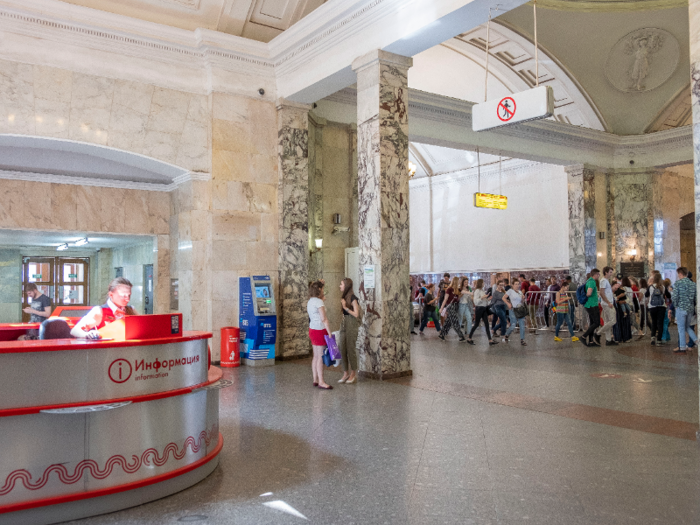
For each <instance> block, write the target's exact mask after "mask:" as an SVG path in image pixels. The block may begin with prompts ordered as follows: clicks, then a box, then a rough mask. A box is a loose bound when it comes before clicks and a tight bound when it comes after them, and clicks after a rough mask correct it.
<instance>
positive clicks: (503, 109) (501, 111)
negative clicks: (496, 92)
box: [496, 97, 515, 122]
mask: <svg viewBox="0 0 700 525" xmlns="http://www.w3.org/2000/svg"><path fill="white" fill-rule="evenodd" d="M496 115H498V118H499V119H500V120H501V121H503V122H508V121H509V120H510V119H512V118H513V117H514V116H515V100H513V98H512V97H505V98H504V99H502V100H501V101H500V102H499V103H498V107H497V108H496Z"/></svg>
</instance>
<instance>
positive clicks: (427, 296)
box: [307, 266, 697, 390]
mask: <svg viewBox="0 0 700 525" xmlns="http://www.w3.org/2000/svg"><path fill="white" fill-rule="evenodd" d="M613 273H614V270H613V269H612V268H610V267H609V266H606V267H605V268H603V271H602V274H601V272H600V270H598V269H597V268H594V269H593V270H591V272H590V273H589V274H588V275H587V276H586V281H585V283H582V284H580V285H577V283H575V282H574V281H573V279H572V278H571V277H570V276H567V277H565V278H564V279H562V280H561V281H560V280H559V279H558V278H557V277H556V276H552V277H550V278H548V279H546V280H545V282H544V283H542V284H541V287H540V283H539V282H538V281H537V280H535V279H534V278H530V279H527V278H526V277H525V275H524V274H520V276H519V277H518V278H516V279H513V282H512V283H510V281H509V279H501V280H499V281H497V282H496V283H495V284H494V285H492V286H489V287H488V288H486V287H485V284H484V280H483V279H478V280H476V281H474V282H470V281H469V279H468V278H466V277H462V278H459V277H451V276H450V274H448V273H446V274H445V275H444V276H443V279H442V280H441V281H440V282H439V283H438V285H437V286H436V285H435V284H433V283H430V284H426V282H425V281H423V280H422V281H421V282H420V286H419V288H418V290H417V292H416V296H415V299H416V300H417V301H418V303H419V304H420V308H421V312H420V324H419V329H418V333H419V334H420V335H424V331H425V329H426V327H428V325H429V324H430V323H431V322H432V324H433V325H434V327H435V330H436V331H437V332H438V338H439V339H441V340H443V341H444V340H445V339H446V337H447V336H448V335H449V333H450V331H451V330H454V332H455V333H456V334H457V336H458V338H459V341H460V342H464V343H467V344H471V345H473V344H475V342H474V339H473V336H474V333H475V332H476V331H477V330H478V329H479V326H482V325H483V330H484V332H485V333H486V338H487V340H488V344H489V345H496V344H498V343H499V342H503V343H508V342H509V341H510V338H511V336H512V334H513V332H515V331H516V330H518V334H519V336H520V344H521V345H522V346H527V342H526V341H525V335H526V333H528V329H529V332H530V333H540V332H538V324H537V319H543V321H544V324H545V326H544V328H545V329H546V328H549V327H550V322H554V341H555V342H557V343H559V342H562V341H563V339H562V338H561V337H559V336H560V333H561V330H562V328H563V327H564V325H566V328H567V330H568V332H569V337H570V339H571V341H572V342H577V341H580V342H581V343H582V344H583V345H584V346H587V347H589V346H591V347H595V346H601V345H602V341H603V339H605V344H606V345H608V346H615V345H618V344H620V343H626V342H629V341H631V340H633V339H634V338H636V339H637V340H640V339H642V338H644V337H649V339H650V343H651V345H654V346H655V345H664V344H667V343H668V342H669V341H670V340H671V335H670V332H669V328H670V326H671V324H672V323H673V321H674V320H675V323H676V325H677V329H678V346H677V347H676V348H675V349H674V350H673V352H675V353H685V352H687V351H688V348H692V347H694V346H695V345H696V344H697V336H696V334H695V324H696V296H697V288H696V285H695V282H694V281H693V280H692V274H690V272H689V271H688V269H687V268H684V267H681V268H678V270H677V277H678V279H677V280H676V282H675V283H673V284H672V283H671V281H670V280H669V279H663V278H662V275H661V273H660V272H658V271H656V270H654V271H652V272H651V275H649V276H648V278H644V279H636V278H634V277H628V276H623V275H619V274H618V275H617V276H613ZM324 287H325V282H324V281H323V280H320V281H314V282H312V283H310V284H309V301H308V303H307V313H308V316H309V338H310V339H311V344H312V347H313V359H312V364H311V368H312V375H313V385H314V386H315V387H318V388H321V389H324V390H331V389H332V388H333V387H332V386H331V385H329V384H328V383H326V382H325V381H324V379H323V370H324V367H325V366H328V363H329V362H328V342H327V340H326V336H331V334H333V332H332V331H331V327H330V323H329V321H328V317H327V315H326V304H325V302H324V300H325V294H324ZM340 294H341V299H340V303H339V304H338V305H336V306H337V307H338V308H340V309H341V311H342V314H343V315H342V322H341V327H340V330H339V331H338V332H335V334H336V343H337V345H338V348H339V351H340V354H341V359H340V360H339V364H342V369H343V376H342V377H341V378H340V380H339V381H338V382H339V383H347V384H352V383H354V382H355V381H356V380H357V369H358V363H357V348H356V346H357V334H358V330H359V326H360V322H361V320H362V310H361V307H360V304H359V300H358V298H357V296H356V295H355V294H354V293H353V282H352V280H351V279H348V278H346V279H343V280H342V281H341V282H340ZM579 306H582V307H583V309H584V310H585V312H586V316H587V318H588V327H587V328H586V330H585V332H584V333H583V335H582V336H581V337H580V338H579V337H577V336H576V335H575V331H576V330H577V329H578V330H580V329H582V328H583V326H582V324H583V323H582V319H581V318H580V317H579V318H578V319H577V316H576V310H577V307H579ZM410 326H411V333H416V332H415V331H414V321H413V319H411V324H410ZM499 339H500V341H499Z"/></svg>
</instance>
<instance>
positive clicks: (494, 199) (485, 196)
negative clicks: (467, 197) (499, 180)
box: [474, 193, 508, 210]
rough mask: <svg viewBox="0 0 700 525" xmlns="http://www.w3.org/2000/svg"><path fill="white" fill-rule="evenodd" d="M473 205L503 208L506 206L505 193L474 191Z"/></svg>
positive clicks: (506, 198)
mask: <svg viewBox="0 0 700 525" xmlns="http://www.w3.org/2000/svg"><path fill="white" fill-rule="evenodd" d="M474 206H476V207H477V208H491V209H494V210H505V209H507V208H508V197H506V196H505V195H494V194H493V193H475V194H474Z"/></svg>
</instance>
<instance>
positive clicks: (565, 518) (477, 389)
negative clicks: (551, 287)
mask: <svg viewBox="0 0 700 525" xmlns="http://www.w3.org/2000/svg"><path fill="white" fill-rule="evenodd" d="M450 339H451V340H450ZM475 340H476V342H477V344H476V346H468V345H465V344H459V343H457V341H456V337H455V336H454V335H451V336H448V341H447V342H446V343H443V342H441V341H439V340H438V339H437V334H436V333H435V332H434V331H433V332H430V333H428V332H426V335H425V336H423V337H420V338H419V337H418V336H414V337H413V347H412V357H413V371H414V376H413V377H412V378H405V379H401V380H396V381H391V382H383V383H382V382H377V381H361V382H360V383H359V384H354V385H337V384H336V382H335V381H336V380H337V379H338V378H339V377H340V373H339V372H338V371H337V369H331V371H330V372H329V373H328V374H327V378H328V380H329V382H330V381H332V384H334V385H336V388H335V389H334V390H333V391H321V390H318V389H314V388H312V386H311V375H310V366H309V361H308V360H305V361H297V362H286V363H281V364H277V365H276V366H275V367H272V368H263V369H260V368H257V369H256V368H247V367H244V368H238V369H228V370H226V371H225V377H227V378H229V379H232V380H233V381H234V386H233V387H231V388H228V389H226V390H222V391H221V394H222V396H221V432H222V434H223V436H224V439H225V446H224V450H223V452H222V458H221V464H220V466H219V467H218V468H217V470H216V471H215V472H214V473H213V474H212V475H211V476H210V477H209V478H207V479H206V480H204V481H203V482H201V483H199V484H198V485H196V486H194V487H192V488H190V489H188V490H186V491H184V492H181V493H179V494H177V495H174V496H171V497H168V498H165V499H162V500H159V501H156V502H153V503H150V504H147V505H143V506H140V507H135V508H132V509H129V510H126V511H122V512H118V513H114V514H109V515H105V516H101V517H97V518H91V519H86V520H80V521H77V522H74V523H76V524H80V525H83V524H90V525H92V524H95V525H97V524H113V523H119V524H160V523H183V522H184V523H195V524H202V525H213V524H217V525H218V524H245V525H248V524H268V523H269V524H275V523H284V524H286V523H290V524H293V523H299V524H301V523H305V522H310V523H317V524H374V523H377V524H394V523H396V524H403V523H411V524H433V523H434V524H443V523H455V524H470V523H474V524H503V525H506V524H521V523H522V524H536V525H547V524H562V525H578V524H618V523H639V524H642V523H643V524H647V523H661V524H674V525H676V524H686V523H687V524H697V523H700V499H699V498H698V497H697V495H698V493H700V446H699V445H698V443H696V442H695V431H696V430H697V426H698V367H697V355H696V354H689V355H687V356H676V355H672V354H671V349H672V348H673V347H672V346H665V347H651V346H649V345H648V343H646V342H645V343H642V342H638V343H633V344H627V345H621V346H618V347H608V348H606V347H603V348H595V349H594V348H585V347H584V346H583V345H581V344H579V343H571V342H570V341H568V340H566V339H565V340H564V342H562V343H555V342H554V341H553V335H552V334H551V333H541V335H537V336H535V335H529V334H528V337H527V341H528V343H529V345H528V346H527V347H521V346H520V344H518V342H517V341H511V342H510V343H507V344H505V343H502V344H499V345H497V346H495V347H488V346H487V345H486V340H485V337H484V336H483V334H481V336H480V337H476V336H475Z"/></svg>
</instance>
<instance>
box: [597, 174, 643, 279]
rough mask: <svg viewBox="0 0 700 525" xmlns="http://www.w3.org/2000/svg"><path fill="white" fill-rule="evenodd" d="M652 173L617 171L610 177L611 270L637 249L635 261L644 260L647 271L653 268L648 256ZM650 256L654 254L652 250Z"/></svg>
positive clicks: (617, 268)
mask: <svg viewBox="0 0 700 525" xmlns="http://www.w3.org/2000/svg"><path fill="white" fill-rule="evenodd" d="M653 175H654V173H653V172H652V171H631V170H624V171H623V170H620V171H616V172H614V173H610V174H609V180H610V193H609V196H608V199H609V200H610V201H612V207H613V210H612V215H613V216H614V222H613V228H612V230H611V237H612V238H613V243H614V257H613V258H612V260H613V262H614V267H615V270H616V271H619V269H620V263H621V262H623V261H624V262H628V261H630V258H631V251H632V250H636V251H637V256H636V260H637V261H644V263H645V265H646V271H647V272H648V271H649V270H650V269H651V268H650V267H649V266H650V264H651V265H653V260H650V257H649V249H650V246H649V239H650V237H649V216H650V214H652V198H653V184H652V179H653ZM651 253H652V254H653V248H652V251H651Z"/></svg>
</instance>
